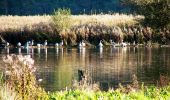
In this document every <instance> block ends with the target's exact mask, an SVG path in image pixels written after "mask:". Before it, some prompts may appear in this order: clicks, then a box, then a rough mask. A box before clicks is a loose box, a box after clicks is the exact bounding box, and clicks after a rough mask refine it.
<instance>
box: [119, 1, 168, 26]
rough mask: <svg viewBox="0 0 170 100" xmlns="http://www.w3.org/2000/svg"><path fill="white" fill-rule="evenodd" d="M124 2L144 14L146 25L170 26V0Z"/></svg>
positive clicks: (136, 11)
mask: <svg viewBox="0 0 170 100" xmlns="http://www.w3.org/2000/svg"><path fill="white" fill-rule="evenodd" d="M122 4H124V5H129V6H130V7H131V8H132V10H133V11H134V12H135V13H137V14H142V15H144V16H145V20H144V24H145V25H149V26H152V27H155V28H163V27H168V26H170V0H122Z"/></svg>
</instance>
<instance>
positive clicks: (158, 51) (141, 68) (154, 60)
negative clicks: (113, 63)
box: [137, 47, 170, 84]
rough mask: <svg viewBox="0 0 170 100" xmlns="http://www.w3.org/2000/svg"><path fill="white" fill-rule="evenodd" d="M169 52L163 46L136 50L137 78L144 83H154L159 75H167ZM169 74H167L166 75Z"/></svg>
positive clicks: (168, 71) (169, 71)
mask: <svg viewBox="0 0 170 100" xmlns="http://www.w3.org/2000/svg"><path fill="white" fill-rule="evenodd" d="M169 53H170V52H169V51H168V50H166V49H165V48H150V47H149V48H140V49H139V50H138V74H137V76H138V77H139V80H140V81H142V82H145V83H146V84H156V81H157V80H159V77H160V75H166V76H167V75H168V73H170V70H169V69H168V68H169V67H168V64H167V63H168V62H169V60H168V59H170V56H169V55H168V54H169ZM168 76H169V75H168Z"/></svg>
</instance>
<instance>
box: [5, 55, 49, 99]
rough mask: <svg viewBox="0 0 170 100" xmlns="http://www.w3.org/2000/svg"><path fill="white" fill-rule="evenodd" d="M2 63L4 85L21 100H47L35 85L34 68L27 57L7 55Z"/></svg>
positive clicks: (41, 90)
mask: <svg viewBox="0 0 170 100" xmlns="http://www.w3.org/2000/svg"><path fill="white" fill-rule="evenodd" d="M3 61H4V63H5V68H6V72H5V74H6V76H7V78H6V84H9V86H10V87H12V88H13V89H14V90H15V92H16V93H18V95H19V96H20V97H22V99H23V100H28V99H39V98H43V100H44V99H45V100H46V99H47V98H48V96H47V94H46V92H45V91H44V90H43V89H41V88H40V87H39V86H38V85H37V84H36V78H35V75H34V72H35V71H36V68H35V66H34V60H33V59H32V58H31V57H30V56H29V55H27V56H22V55H10V56H9V55H7V56H6V57H4V58H3Z"/></svg>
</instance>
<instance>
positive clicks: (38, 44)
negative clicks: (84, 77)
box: [6, 40, 128, 48]
mask: <svg viewBox="0 0 170 100" xmlns="http://www.w3.org/2000/svg"><path fill="white" fill-rule="evenodd" d="M110 44H111V46H112V47H126V46H127V45H128V44H127V43H125V42H123V41H122V42H121V43H115V42H114V41H112V40H110ZM9 45H10V44H9V43H8V42H7V43H6V47H9ZM63 45H64V43H63V40H62V41H61V42H60V43H55V47H62V46H63ZM32 46H36V47H37V48H41V47H47V46H48V42H47V40H45V41H44V43H43V44H40V43H37V44H36V45H35V44H34V40H32V41H28V42H26V43H25V44H24V45H22V44H21V43H20V42H18V43H17V47H18V48H20V47H22V48H30V47H32ZM103 46H104V44H103V43H102V40H100V42H99V44H98V45H97V47H99V48H103ZM78 47H79V48H82V47H86V43H85V42H84V41H81V42H80V43H79V44H78Z"/></svg>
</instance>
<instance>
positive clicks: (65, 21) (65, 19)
mask: <svg viewBox="0 0 170 100" xmlns="http://www.w3.org/2000/svg"><path fill="white" fill-rule="evenodd" d="M70 16H71V10H70V9H58V10H56V11H55V12H54V15H53V16H52V20H53V23H54V26H55V28H56V30H57V31H58V32H61V31H63V30H66V29H69V28H70V27H71V19H70Z"/></svg>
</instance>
